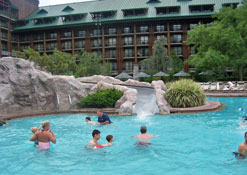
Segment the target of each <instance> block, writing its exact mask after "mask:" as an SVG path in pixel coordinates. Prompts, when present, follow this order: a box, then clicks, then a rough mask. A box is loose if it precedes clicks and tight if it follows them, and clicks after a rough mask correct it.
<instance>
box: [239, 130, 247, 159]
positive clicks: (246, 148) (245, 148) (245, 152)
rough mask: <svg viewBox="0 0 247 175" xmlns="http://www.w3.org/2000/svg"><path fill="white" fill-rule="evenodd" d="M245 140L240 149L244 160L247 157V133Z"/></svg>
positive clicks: (246, 133)
mask: <svg viewBox="0 0 247 175" xmlns="http://www.w3.org/2000/svg"><path fill="white" fill-rule="evenodd" d="M244 139H245V141H244V142H242V143H241V144H240V145H239V147H238V152H239V154H240V156H242V157H243V158H245V157H246V156H247V132H245V134H244Z"/></svg>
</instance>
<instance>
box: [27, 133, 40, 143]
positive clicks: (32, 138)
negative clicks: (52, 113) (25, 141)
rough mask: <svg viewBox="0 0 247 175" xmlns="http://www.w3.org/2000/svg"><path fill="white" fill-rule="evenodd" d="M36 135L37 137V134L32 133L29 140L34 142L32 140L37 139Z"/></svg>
mask: <svg viewBox="0 0 247 175" xmlns="http://www.w3.org/2000/svg"><path fill="white" fill-rule="evenodd" d="M37 139H38V137H37V134H34V135H33V136H32V137H31V138H30V139H29V140H30V141H32V142H34V141H37Z"/></svg>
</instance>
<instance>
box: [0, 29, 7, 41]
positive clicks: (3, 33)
mask: <svg viewBox="0 0 247 175" xmlns="http://www.w3.org/2000/svg"><path fill="white" fill-rule="evenodd" d="M0 37H1V39H7V38H8V33H7V32H4V31H1V32H0Z"/></svg>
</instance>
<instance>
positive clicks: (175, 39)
mask: <svg viewBox="0 0 247 175" xmlns="http://www.w3.org/2000/svg"><path fill="white" fill-rule="evenodd" d="M171 42H172V43H181V42H182V35H172V40H171Z"/></svg>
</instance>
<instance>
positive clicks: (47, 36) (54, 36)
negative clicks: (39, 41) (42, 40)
mask: <svg viewBox="0 0 247 175" xmlns="http://www.w3.org/2000/svg"><path fill="white" fill-rule="evenodd" d="M46 39H57V33H55V32H52V33H48V34H47V35H46Z"/></svg>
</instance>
